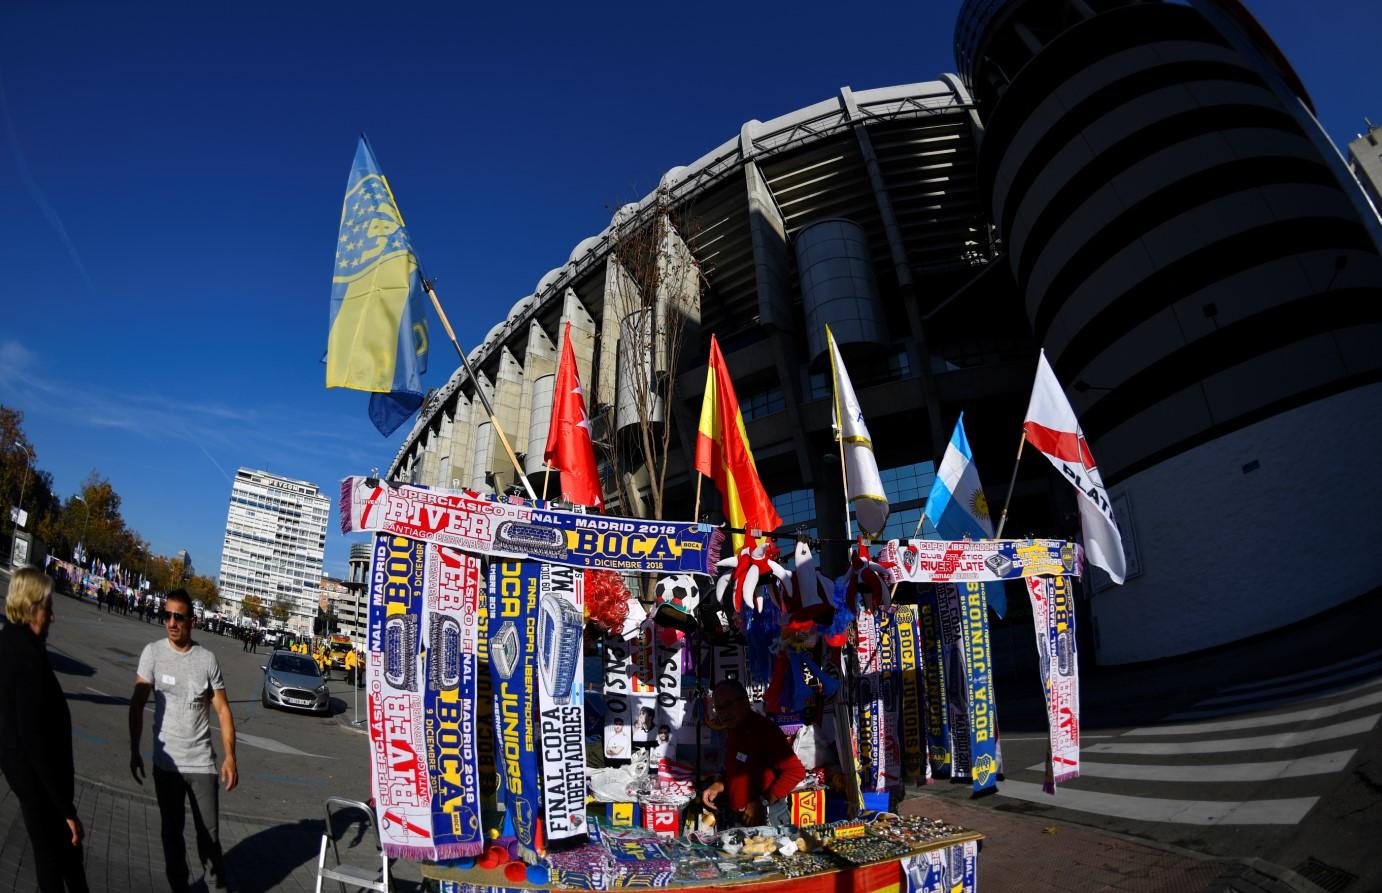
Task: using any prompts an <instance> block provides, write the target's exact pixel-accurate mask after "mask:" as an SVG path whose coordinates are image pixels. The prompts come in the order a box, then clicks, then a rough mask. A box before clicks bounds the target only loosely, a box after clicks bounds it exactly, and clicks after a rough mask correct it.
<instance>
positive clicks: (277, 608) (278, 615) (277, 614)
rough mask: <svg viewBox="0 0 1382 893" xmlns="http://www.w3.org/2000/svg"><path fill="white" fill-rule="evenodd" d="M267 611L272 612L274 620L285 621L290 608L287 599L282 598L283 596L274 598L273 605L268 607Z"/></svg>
mask: <svg viewBox="0 0 1382 893" xmlns="http://www.w3.org/2000/svg"><path fill="white" fill-rule="evenodd" d="M269 612H270V613H271V614H273V618H274V620H277V621H278V622H279V623H287V622H288V614H289V613H290V612H291V608H289V606H288V600H287V599H285V598H283V596H279V597H278V598H276V599H274V603H273V607H271V608H269Z"/></svg>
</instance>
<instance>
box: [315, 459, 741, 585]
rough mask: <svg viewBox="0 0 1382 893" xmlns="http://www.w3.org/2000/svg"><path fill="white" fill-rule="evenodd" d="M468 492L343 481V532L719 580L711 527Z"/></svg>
mask: <svg viewBox="0 0 1382 893" xmlns="http://www.w3.org/2000/svg"><path fill="white" fill-rule="evenodd" d="M548 505H549V504H548V503H545V502H540V501H534V502H530V501H528V500H524V499H520V498H518V497H505V498H502V499H501V498H499V497H497V496H482V495H480V494H478V493H475V492H473V491H470V490H462V491H451V490H427V489H424V488H422V487H413V486H407V485H401V486H388V485H385V484H383V483H375V484H374V485H373V486H371V485H370V483H369V482H368V481H367V480H366V479H365V478H362V477H358V476H357V477H348V478H346V479H345V480H343V481H342V482H341V502H340V506H339V509H340V515H341V532H342V533H359V532H361V531H366V532H380V533H394V534H399V535H401V536H406V537H411V538H413V539H419V540H426V541H427V542H434V543H440V544H441V545H445V546H451V547H453V548H456V549H462V550H464V551H466V552H470V553H473V554H478V555H490V556H494V557H499V558H511V559H528V560H532V561H545V562H547V563H549V564H563V565H567V566H569V567H579V568H602V569H606V570H614V571H619V572H621V573H645V574H657V575H659V576H665V575H668V574H676V573H690V574H704V575H707V576H709V575H711V574H713V573H714V568H715V562H716V561H718V560H719V558H720V555H719V551H720V546H721V543H722V542H723V540H724V534H723V533H722V532H720V531H719V530H717V529H716V528H714V527H712V526H710V525H709V524H692V523H685V522H679V521H649V520H644V519H641V518H609V517H604V516H602V515H586V514H582V513H578V512H569V511H561V510H558V509H553V508H549V507H548Z"/></svg>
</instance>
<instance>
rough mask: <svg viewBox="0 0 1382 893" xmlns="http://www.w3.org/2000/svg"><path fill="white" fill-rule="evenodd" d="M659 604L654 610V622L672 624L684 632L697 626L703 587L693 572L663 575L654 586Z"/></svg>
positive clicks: (662, 624) (654, 593) (661, 624)
mask: <svg viewBox="0 0 1382 893" xmlns="http://www.w3.org/2000/svg"><path fill="white" fill-rule="evenodd" d="M653 595H654V596H656V599H657V606H656V608H655V609H654V611H653V622H654V623H656V624H657V625H658V626H670V627H672V628H673V629H679V630H681V631H682V632H691V631H692V630H694V629H695V628H696V617H695V614H696V606H697V605H699V604H700V602H701V588H700V586H699V584H697V583H696V578H695V577H693V576H692V575H691V574H676V575H674V576H671V577H663V578H662V579H661V580H658V581H657V584H656V585H655V586H654V587H653Z"/></svg>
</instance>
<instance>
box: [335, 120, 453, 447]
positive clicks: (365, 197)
mask: <svg viewBox="0 0 1382 893" xmlns="http://www.w3.org/2000/svg"><path fill="white" fill-rule="evenodd" d="M423 294H424V289H423V285H422V273H421V270H420V268H419V266H418V260H417V255H416V254H415V253H414V252H413V244H412V241H411V240H410V239H409V238H408V230H407V228H406V227H405V226H404V225H403V214H402V213H401V212H400V211H399V210H398V202H396V201H395V200H394V196H393V190H392V189H390V188H389V181H388V180H386V179H384V174H383V172H381V171H380V170H379V163H378V162H377V161H375V160H374V153H373V152H372V151H371V150H370V146H369V142H368V141H367V140H366V139H365V138H364V137H363V136H362V137H360V145H359V147H358V148H357V149H356V150H355V163H354V164H353V165H351V168H350V178H349V179H348V180H347V181H346V195H345V203H344V204H343V206H342V207H341V229H340V232H339V234H338V236H337V239H336V266H335V269H334V271H333V273H332V276H331V325H330V330H329V333H328V336H327V342H326V386H327V387H328V388H353V389H354V390H357V391H369V392H370V403H369V417H370V421H372V422H374V425H375V427H376V428H378V429H379V433H381V434H383V435H384V436H385V437H387V436H388V435H390V434H392V433H393V432H394V430H395V429H397V428H398V426H399V425H401V424H403V422H404V420H406V419H407V418H408V417H409V416H411V415H412V414H413V413H414V412H416V411H417V408H418V407H419V406H421V405H422V395H423V386H422V376H423V374H424V373H426V372H427V343H428V339H427V311H426V304H425V303H424V302H423V299H422V298H423Z"/></svg>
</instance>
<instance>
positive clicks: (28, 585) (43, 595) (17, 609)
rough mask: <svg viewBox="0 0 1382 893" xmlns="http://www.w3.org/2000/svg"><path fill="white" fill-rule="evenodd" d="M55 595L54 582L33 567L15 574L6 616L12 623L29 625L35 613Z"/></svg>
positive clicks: (6, 603)
mask: <svg viewBox="0 0 1382 893" xmlns="http://www.w3.org/2000/svg"><path fill="white" fill-rule="evenodd" d="M52 594H53V581H52V579H50V578H49V576H48V575H47V574H45V573H44V572H43V571H40V570H35V569H34V568H31V567H26V568H22V569H20V570H17V571H15V572H14V576H13V577H12V578H11V579H10V594H9V597H8V598H6V599H5V616H6V617H8V618H9V619H10V623H28V622H29V621H30V620H32V619H33V616H34V611H36V610H37V609H38V606H39V605H41V604H43V603H44V602H46V601H47V600H48V599H49V598H50V597H51V596H52Z"/></svg>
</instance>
